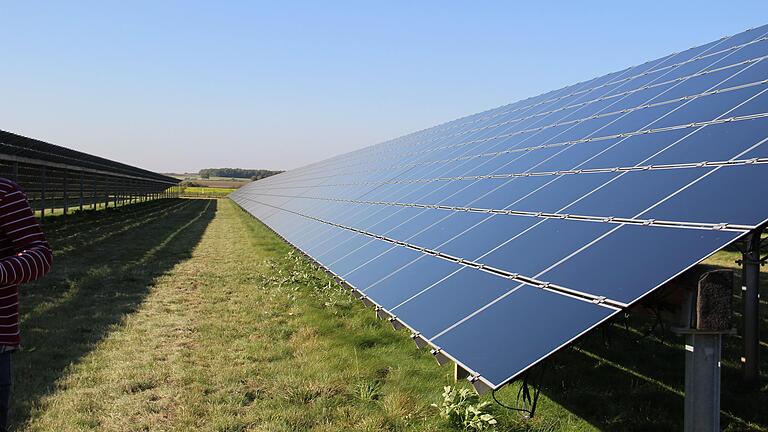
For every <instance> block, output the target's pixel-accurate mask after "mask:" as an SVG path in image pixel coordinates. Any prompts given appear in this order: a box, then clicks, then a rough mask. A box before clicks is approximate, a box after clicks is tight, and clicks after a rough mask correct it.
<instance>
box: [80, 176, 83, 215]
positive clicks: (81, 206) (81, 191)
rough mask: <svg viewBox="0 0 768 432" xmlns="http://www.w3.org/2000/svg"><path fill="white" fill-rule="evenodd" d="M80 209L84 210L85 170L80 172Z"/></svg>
mask: <svg viewBox="0 0 768 432" xmlns="http://www.w3.org/2000/svg"><path fill="white" fill-rule="evenodd" d="M80 211H81V212H82V211H83V172H82V171H81V172H80Z"/></svg>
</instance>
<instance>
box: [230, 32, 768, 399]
mask: <svg viewBox="0 0 768 432" xmlns="http://www.w3.org/2000/svg"><path fill="white" fill-rule="evenodd" d="M766 141H768V26H766V27H761V28H758V29H753V30H749V31H746V32H744V33H740V34H737V35H734V36H731V37H728V38H723V39H720V40H718V41H715V42H712V43H709V44H706V45H702V46H700V47H696V48H692V49H690V50H686V51H683V52H680V53H676V54H672V55H669V56H666V57H663V58H661V59H658V60H654V61H650V62H646V63H644V64H642V65H639V66H635V67H632V68H628V69H625V70H622V71H619V72H615V73H612V74H608V75H605V76H603V77H599V78H595V79H593V80H590V81H586V82H582V83H578V84H575V85H572V86H569V87H566V88H563V89H560V90H556V91H552V92H549V93H546V94H543V95H540V96H536V97H533V98H529V99H525V100H522V101H518V102H516V103H513V104H510V105H506V106H502V107H499V108H496V109H493V110H489V111H485V112H482V113H478V114H474V115H471V116H468V117H464V118H461V119H457V120H454V121H451V122H447V123H444V124H441V125H438V126H435V127H433V128H430V129H425V130H422V131H418V132H415V133H412V134H410V135H406V136H403V137H400V138H397V139H394V140H391V141H388V142H384V143H381V144H378V145H374V146H371V147H367V148H364V149H361V150H357V151H354V152H351V153H348V154H345V155H340V156H336V157H334V158H332V159H328V160H326V161H322V162H318V163H314V164H312V165H309V166H306V167H303V168H299V169H296V170H292V171H289V172H286V173H283V174H280V175H277V176H273V177H269V178H267V179H263V180H259V181H257V182H254V183H252V184H250V185H248V186H246V187H243V188H241V189H240V190H238V191H237V192H235V193H233V194H232V195H231V197H232V199H233V200H235V202H237V203H238V204H239V205H240V206H242V207H243V208H244V209H245V210H246V211H248V212H250V213H251V214H253V215H254V216H255V217H257V218H258V219H260V220H261V221H262V222H264V223H265V224H266V225H267V226H269V227H270V228H272V229H273V230H275V231H276V232H277V233H278V234H279V235H281V236H282V237H283V238H284V239H286V240H287V241H289V242H290V243H292V244H293V245H294V246H296V247H297V248H299V249H300V250H302V251H303V252H305V253H306V254H307V255H309V256H310V257H312V258H313V259H314V260H315V261H316V262H318V263H319V264H320V265H322V266H324V267H325V268H326V269H328V270H329V271H330V272H332V273H333V274H335V275H336V276H337V277H339V278H340V279H341V280H343V281H344V282H346V283H347V284H348V285H349V286H351V287H352V288H353V289H354V290H355V291H356V292H357V293H358V294H359V295H360V296H361V297H362V298H364V299H365V300H366V301H367V302H369V303H372V304H374V305H376V306H377V307H378V308H379V310H380V311H382V312H385V313H386V314H387V315H389V316H391V317H392V318H391V319H392V320H393V321H394V322H395V323H398V324H399V325H403V326H405V327H407V328H409V329H410V330H411V331H412V332H413V333H414V334H415V335H416V336H418V337H419V338H421V339H423V340H424V341H426V342H427V343H428V344H430V345H431V346H432V347H433V348H434V349H435V350H436V351H438V352H440V353H441V354H443V355H445V356H447V357H448V358H450V359H453V360H454V361H456V362H457V363H459V364H461V365H462V367H464V368H465V369H467V370H468V371H470V372H471V373H472V379H473V380H475V381H476V382H482V383H484V384H485V385H486V386H488V387H491V388H498V387H499V386H501V385H504V384H505V383H507V382H509V381H510V380H513V379H515V378H516V377H518V376H519V375H520V374H522V373H523V372H525V370H527V369H528V368H529V367H531V366H532V365H534V364H536V363H537V362H538V361H540V360H542V359H543V358H545V357H547V356H548V355H549V354H551V353H553V352H555V351H556V350H558V349H559V348H562V347H563V346H565V345H567V344H568V343H569V342H571V341H573V340H574V339H575V338H577V337H578V336H580V335H582V334H584V333H585V332H587V331H588V330H590V329H592V328H594V327H595V326H597V325H599V324H600V323H602V322H604V321H605V320H606V319H608V318H610V317H611V316H613V315H615V314H616V313H618V312H619V311H621V310H622V309H623V308H626V307H628V306H629V305H631V304H633V303H634V302H636V301H638V300H639V299H641V298H643V297H644V296H646V295H648V294H649V293H651V292H652V291H653V290H655V289H656V288H658V287H659V286H660V285H662V284H664V283H665V282H667V281H668V280H670V279H671V278H673V277H675V276H676V275H678V274H680V273H681V272H683V271H685V270H686V269H688V268H690V267H691V266H693V265H695V264H697V263H698V262H700V261H701V260H703V259H705V258H706V257H707V256H709V255H710V254H712V253H714V252H715V251H717V250H719V249H721V248H723V247H724V246H726V245H728V244H729V243H732V242H733V241H735V240H737V239H739V238H740V237H742V236H743V235H744V234H745V233H747V232H749V231H750V230H752V229H754V228H756V227H758V226H760V225H763V224H765V223H766V221H768V201H766V200H754V199H751V197H750V195H752V194H753V193H754V190H753V189H752V188H748V187H744V185H749V184H751V185H758V184H765V183H766V180H768V143H766ZM713 196H715V197H727V202H728V205H722V204H721V202H722V200H720V199H716V200H713V199H712V197H713Z"/></svg>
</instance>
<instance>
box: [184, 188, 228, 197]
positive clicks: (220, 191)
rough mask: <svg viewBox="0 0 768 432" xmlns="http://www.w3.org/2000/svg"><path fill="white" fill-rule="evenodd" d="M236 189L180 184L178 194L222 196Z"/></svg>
mask: <svg viewBox="0 0 768 432" xmlns="http://www.w3.org/2000/svg"><path fill="white" fill-rule="evenodd" d="M236 190H237V189H236V188H228V187H207V186H182V187H181V193H180V195H181V196H183V197H189V198H224V197H226V196H227V195H229V194H230V193H232V192H234V191H236Z"/></svg>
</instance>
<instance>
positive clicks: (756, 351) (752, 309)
mask: <svg viewBox="0 0 768 432" xmlns="http://www.w3.org/2000/svg"><path fill="white" fill-rule="evenodd" d="M761 232H762V230H758V231H755V232H754V233H752V234H750V236H749V238H748V239H747V247H746V250H745V251H744V255H743V257H742V265H743V267H744V269H743V273H742V280H743V284H744V287H743V291H742V294H743V296H742V302H743V307H744V329H743V332H744V333H743V334H742V337H743V340H744V358H743V361H742V366H743V367H742V370H743V373H744V384H745V385H747V386H748V387H752V388H755V387H757V386H758V385H759V381H760V234H761Z"/></svg>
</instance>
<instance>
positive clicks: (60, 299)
mask: <svg viewBox="0 0 768 432" xmlns="http://www.w3.org/2000/svg"><path fill="white" fill-rule="evenodd" d="M115 223H116V219H115V218H113V217H111V218H109V219H105V220H104V221H103V222H101V223H99V222H98V221H97V222H93V223H89V222H88V221H86V222H83V224H84V225H79V226H88V228H89V230H90V231H89V232H91V233H92V235H87V236H83V235H82V234H80V233H79V228H77V227H74V228H72V227H70V228H67V227H51V228H52V230H53V233H52V235H51V237H52V240H53V243H54V247H55V248H56V249H57V250H59V251H60V252H59V254H58V255H57V262H56V270H55V271H54V273H52V274H51V276H50V277H49V278H46V279H45V280H44V281H42V282H40V283H38V284H36V285H34V286H29V287H26V288H25V295H24V298H23V299H22V304H23V305H24V310H25V311H26V313H25V315H24V317H23V328H24V336H25V341H26V347H27V351H26V352H23V353H20V354H19V355H17V356H16V362H17V364H16V370H17V377H16V389H15V390H16V398H15V399H16V401H15V407H14V411H15V412H14V414H13V416H14V418H15V420H16V422H17V429H16V430H22V431H189V430H200V431H269V432H272V431H309V430H311V431H346V430H359V431H444V430H453V429H450V428H449V427H448V425H446V424H445V423H444V422H443V421H442V420H441V419H440V418H439V417H438V416H437V415H436V410H435V409H434V408H432V407H430V404H431V403H433V402H439V400H440V393H441V392H442V386H443V385H447V384H451V383H452V380H451V374H452V370H451V369H450V368H448V367H444V368H439V367H437V365H436V364H435V362H434V360H433V359H432V357H431V355H429V354H428V353H425V352H421V351H418V350H416V349H415V348H414V346H413V344H412V343H411V342H410V341H409V340H408V338H407V337H406V336H405V335H404V334H398V333H396V332H394V331H392V330H391V328H390V327H389V326H388V325H386V323H384V322H381V321H378V320H376V319H375V318H374V314H373V313H372V311H371V310H369V309H365V308H363V307H362V305H361V304H359V303H358V302H357V301H355V300H353V299H352V298H351V297H350V296H349V295H348V294H347V293H346V292H344V291H342V290H340V289H339V288H337V287H336V286H335V285H332V284H329V281H328V279H327V278H326V277H325V276H324V275H323V274H322V272H320V271H318V270H316V269H313V268H312V267H311V266H309V265H308V264H307V263H306V262H305V261H304V260H303V259H301V258H299V257H298V256H297V255H296V254H294V253H292V252H291V251H290V248H289V247H288V246H286V245H285V244H283V243H282V242H281V241H280V240H279V239H278V238H277V237H276V236H274V235H273V234H272V233H271V232H270V231H268V230H267V229H266V228H265V227H264V226H263V225H261V224H260V223H258V222H257V221H255V220H254V219H252V218H251V217H250V216H248V215H247V214H245V213H244V212H243V211H241V210H240V209H238V208H237V207H236V206H235V205H234V204H233V203H231V202H230V201H228V200H169V201H168V202H167V203H153V204H151V205H147V206H144V207H141V206H136V209H135V210H130V211H128V212H127V213H125V214H124V215H123V219H122V223H120V224H119V225H115ZM102 225H103V226H102ZM617 328H618V326H617ZM614 331H615V332H623V330H621V329H618V330H614ZM620 336H621V335H620ZM629 336H630V337H631V339H632V340H634V339H635V338H636V335H635V334H634V333H633V334H630V335H629ZM616 338H617V339H619V340H618V341H615V342H614V345H613V346H612V347H610V348H608V349H606V348H605V346H604V341H603V339H602V338H601V337H600V335H597V336H594V337H591V338H588V339H587V340H586V341H585V342H583V343H581V344H579V346H578V347H577V348H576V349H574V350H565V351H563V352H562V353H561V354H558V356H559V358H558V359H557V361H556V364H558V365H560V366H555V369H556V370H555V372H556V373H554V374H553V375H555V376H556V378H552V379H550V381H549V383H548V384H547V388H545V391H544V396H543V397H542V400H541V401H540V407H539V411H538V413H539V415H538V416H537V418H535V419H533V420H530V421H525V420H521V419H520V418H519V417H518V416H517V415H516V414H513V413H511V412H509V411H505V410H503V409H501V408H498V407H495V406H494V407H492V410H493V413H494V414H495V415H496V416H497V417H498V418H499V420H500V425H501V426H502V427H500V428H499V430H504V431H507V430H512V431H570V430H572V431H576V430H579V431H580V430H594V429H596V428H599V429H608V430H618V429H621V430H651V429H655V430H667V429H670V428H677V429H679V427H677V426H679V423H678V422H679V421H680V419H681V411H680V408H681V402H682V399H681V398H680V396H679V389H680V388H681V384H682V383H681V382H680V375H679V374H677V375H675V373H676V372H682V362H681V361H679V360H681V358H679V357H681V356H682V350H681V349H680V348H679V347H678V346H676V345H673V344H670V343H668V342H667V341H659V340H658V339H656V338H654V337H650V338H647V339H645V340H644V341H643V342H641V343H642V344H644V345H643V346H641V347H638V346H636V344H637V342H629V341H630V338H629V337H619V336H617V337H616ZM633 344H634V345H633ZM651 349H652V350H654V351H652V352H653V353H654V354H653V355H652V357H656V356H663V359H664V361H663V364H667V363H669V364H671V366H668V367H667V369H662V370H659V369H657V366H655V364H646V363H647V362H646V359H647V358H646V357H643V358H638V356H636V355H634V354H633V353H636V352H637V350H645V351H649V350H651ZM670 358H671V359H672V360H671V361H667V359H670ZM563 364H568V365H569V368H568V373H567V374H566V373H565V369H563V367H562V365H563ZM678 366H679V367H678ZM670 371H671V372H670ZM515 391H516V388H514V387H510V388H507V389H505V390H504V391H502V392H501V394H500V396H501V397H502V398H503V399H504V400H505V401H507V402H509V401H511V400H514V395H515ZM607 398H611V399H613V400H614V403H612V404H606V403H605V402H606V399H607ZM761 398H762V396H760V397H758V400H757V401H756V402H754V403H755V404H757V405H759V404H760V403H761V402H760V400H761ZM739 402H741V401H739ZM742 405H743V404H742ZM665 407H666V408H667V410H664V408H665ZM566 408H567V409H566ZM660 408H661V410H660ZM745 410H746V412H749V411H751V409H746V408H745ZM574 413H579V415H581V416H582V417H584V418H586V419H588V421H587V420H583V419H582V418H580V417H579V415H576V414H574ZM590 423H591V424H590ZM592 425H596V426H592ZM755 428H756V429H761V427H760V426H757V425H755ZM735 430H737V429H735Z"/></svg>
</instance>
